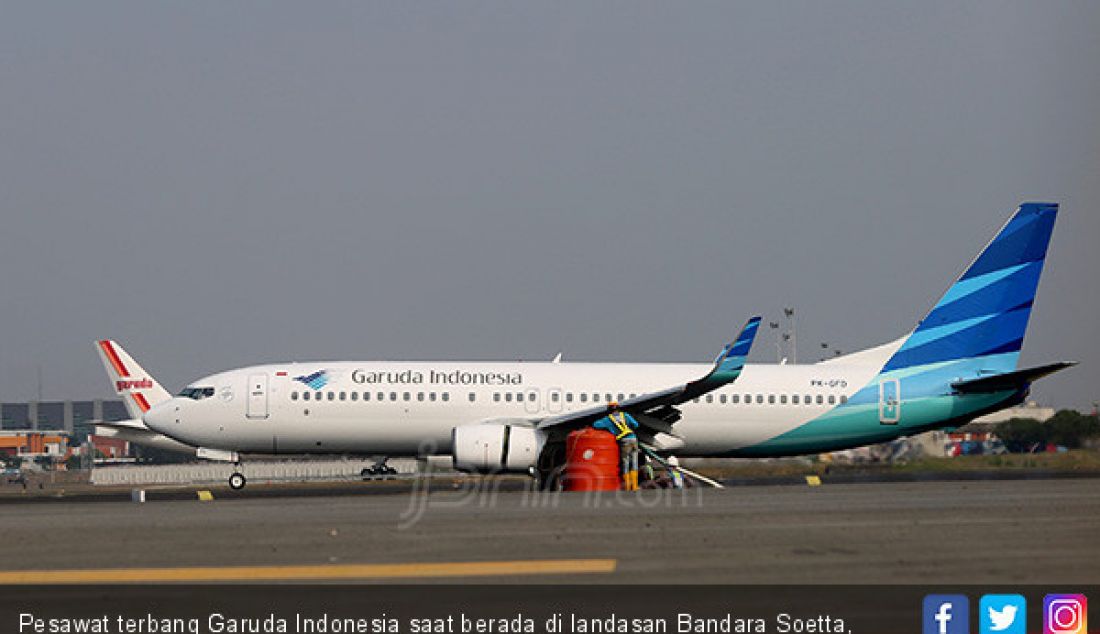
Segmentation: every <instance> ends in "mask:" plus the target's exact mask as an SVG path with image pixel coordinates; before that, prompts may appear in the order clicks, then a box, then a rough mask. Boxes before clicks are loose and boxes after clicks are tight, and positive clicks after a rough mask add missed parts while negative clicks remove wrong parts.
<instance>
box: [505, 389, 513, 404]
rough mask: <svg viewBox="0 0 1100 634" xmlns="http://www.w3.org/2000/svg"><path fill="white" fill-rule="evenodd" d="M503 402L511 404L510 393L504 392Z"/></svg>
mask: <svg viewBox="0 0 1100 634" xmlns="http://www.w3.org/2000/svg"><path fill="white" fill-rule="evenodd" d="M504 401H505V402H507V403H511V402H512V393H511V392H505V393H504Z"/></svg>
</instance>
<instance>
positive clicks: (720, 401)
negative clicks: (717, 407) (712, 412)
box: [718, 394, 726, 405]
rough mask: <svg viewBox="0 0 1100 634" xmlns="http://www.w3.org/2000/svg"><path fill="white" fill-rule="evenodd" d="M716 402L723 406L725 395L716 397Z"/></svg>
mask: <svg viewBox="0 0 1100 634" xmlns="http://www.w3.org/2000/svg"><path fill="white" fill-rule="evenodd" d="M718 402H719V403H721V404H723V405H725V404H726V395H725V394H722V395H720V396H719V397H718Z"/></svg>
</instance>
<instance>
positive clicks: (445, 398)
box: [441, 392, 451, 402]
mask: <svg viewBox="0 0 1100 634" xmlns="http://www.w3.org/2000/svg"><path fill="white" fill-rule="evenodd" d="M441 398H442V399H443V401H444V402H446V401H449V400H451V393H450V392H444V393H443V395H442V397H441Z"/></svg>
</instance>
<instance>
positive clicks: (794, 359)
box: [783, 308, 798, 363]
mask: <svg viewBox="0 0 1100 634" xmlns="http://www.w3.org/2000/svg"><path fill="white" fill-rule="evenodd" d="M783 314H784V315H786V316H787V331H788V332H790V333H791V363H798V326H797V324H796V323H795V320H794V308H784V309H783Z"/></svg>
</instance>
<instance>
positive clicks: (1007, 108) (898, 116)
mask: <svg viewBox="0 0 1100 634" xmlns="http://www.w3.org/2000/svg"><path fill="white" fill-rule="evenodd" d="M3 16H4V17H3V19H2V20H0V214H2V226H0V298H2V299H0V398H2V399H6V400H16V399H27V398H33V396H34V394H35V384H36V380H35V375H36V368H37V367H39V366H41V368H42V372H43V376H44V381H45V396H46V398H68V397H74V398H76V397H93V396H95V397H98V396H107V395H109V394H110V393H111V392H110V391H109V389H108V385H107V380H106V377H105V375H104V373H103V371H102V369H101V367H100V365H99V361H98V359H97V358H96V356H95V352H94V350H93V347H92V342H93V340H95V339H96V338H99V337H114V338H117V339H119V340H120V341H121V342H122V343H123V344H124V345H125V346H126V347H127V349H128V350H129V351H130V352H131V353H132V354H134V355H135V357H137V358H138V360H139V361H140V362H142V363H143V364H144V365H145V366H146V368H147V369H149V370H150V371H151V372H153V373H154V374H155V375H156V376H157V377H158V378H159V379H160V380H161V381H162V382H164V383H165V384H166V385H167V386H168V387H169V388H170V389H176V388H178V387H180V386H182V385H183V384H185V383H186V382H187V381H189V380H191V379H193V378H195V377H197V376H201V375H203V374H207V373H210V372H213V371H216V370H221V369H226V368H230V367H236V366H240V365H246V364H250V363H254V362H261V361H273V360H285V359H332V358H359V359H378V358H389V359H396V358H409V359H518V358H524V359H548V358H550V357H551V356H553V354H554V353H555V352H557V351H558V350H562V351H564V353H565V355H566V358H568V359H574V360H630V361H645V360H652V361H658V360H668V361H690V360H699V361H703V360H706V359H708V358H710V357H712V356H713V354H714V353H715V352H717V350H718V348H719V346H721V344H722V343H723V342H724V341H725V340H726V339H727V338H728V337H729V336H731V335H732V334H734V332H735V330H736V329H737V328H738V327H739V326H740V325H741V324H742V323H743V321H744V319H745V318H746V317H747V316H748V315H750V314H752V313H754V312H762V313H764V314H765V315H766V316H769V317H771V318H772V319H775V318H776V317H777V316H778V315H779V314H781V313H780V311H781V308H782V306H784V305H793V306H794V307H795V308H796V309H797V311H798V319H799V322H798V323H799V330H798V335H799V339H800V356H801V357H802V359H804V360H805V359H807V358H813V357H816V356H818V353H819V350H820V347H819V345H818V344H819V342H821V341H827V342H829V343H830V344H831V345H833V346H835V347H838V348H841V349H843V350H846V351H851V350H855V349H858V348H862V347H866V346H870V345H874V344H878V343H881V342H884V341H887V340H890V339H893V338H895V337H897V336H899V335H900V334H902V333H903V332H905V331H907V330H908V329H910V328H912V327H913V325H914V324H915V323H916V321H917V320H918V319H920V318H921V317H922V316H923V315H924V313H925V312H926V311H927V310H928V309H929V308H930V307H931V305H932V304H933V303H934V302H935V300H936V299H937V298H938V297H939V295H940V294H941V293H942V292H943V290H944V289H945V288H946V287H947V286H948V284H949V283H950V282H951V281H952V280H953V279H954V278H955V277H956V276H957V275H958V274H959V273H960V272H961V271H962V269H963V268H964V267H965V266H966V264H967V263H968V262H969V261H970V260H971V258H973V257H974V256H975V255H976V254H977V252H978V250H979V249H980V248H981V247H982V246H983V245H984V244H985V242H986V241H987V240H988V239H989V238H990V237H991V236H992V235H993V233H994V232H995V231H996V230H997V229H998V228H999V227H1000V225H1001V223H1003V222H1004V220H1005V219H1006V218H1007V217H1008V215H1009V214H1010V213H1011V212H1012V211H1013V210H1014V208H1015V206H1016V204H1017V203H1019V202H1020V201H1023V200H1053V201H1057V202H1060V203H1062V205H1063V210H1062V214H1061V217H1060V219H1059V224H1058V227H1057V228H1056V230H1055V234H1054V240H1053V246H1052V250H1051V253H1050V256H1049V257H1048V261H1047V268H1046V272H1045V274H1044V278H1043V280H1042V283H1041V286H1040V295H1039V299H1038V303H1037V306H1036V308H1035V311H1034V313H1033V315H1032V326H1031V328H1030V330H1029V333H1028V339H1027V341H1026V343H1025V347H1024V355H1023V362H1024V363H1028V364H1036V363H1045V362H1050V361H1056V360H1061V359H1074V360H1079V361H1081V362H1082V365H1081V366H1080V367H1078V368H1076V369H1074V370H1070V371H1067V372H1065V373H1063V374H1060V375H1057V376H1055V377H1053V378H1051V379H1048V380H1046V381H1044V382H1042V383H1041V384H1040V385H1039V386H1037V389H1036V391H1035V396H1036V397H1037V398H1038V399H1039V400H1040V401H1042V402H1045V403H1052V404H1055V405H1059V406H1077V407H1082V408H1083V407H1087V406H1089V404H1090V403H1091V402H1092V401H1093V400H1096V399H1100V382H1098V381H1097V378H1098V376H1100V372H1098V369H1097V368H1100V336H1098V335H1100V332H1098V330H1100V328H1098V326H1097V324H1098V323H1100V319H1098V308H1100V306H1098V303H1100V300H1098V298H1100V292H1098V291H1100V283H1098V281H1097V278H1098V274H1100V255H1098V250H1097V238H1100V214H1098V213H1097V209H1098V205H1100V116H1098V114H1097V113H1100V72H1098V70H1097V68H1098V65H1097V62H1098V61H1100V3H1095V2H1079V3H1035V4H1022V3H1007V2H991V3H970V4H961V3H956V2H945V3H925V2H922V3H904V4H900V3H899V4H895V3H880V2H866V3H839V2H829V3H820V2H809V3H771V2H763V3H758V4H742V3H731V2H715V3H704V2H693V3H690V4H682V3H647V2H619V3H615V2H603V3H592V2H577V3H571V2H553V3H550V2H543V3H526V2H521V3H480V2H478V3H471V2H439V3H405V2H392V3H382V2H377V3H366V2H347V3H335V2H330V3H282V4H272V3H246V2H238V3H220V2H219V3H204V2H189V3H146V2H134V3H104V2H99V3H83V2H81V3H37V2H24V3H4V6H3ZM770 335H771V333H770V332H767V331H764V332H763V333H762V339H761V341H760V342H758V344H757V347H756V349H755V350H754V353H753V358H754V359H756V360H763V361H766V360H769V359H770V360H773V361H774V343H773V342H772V340H770V339H769V337H770Z"/></svg>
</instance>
